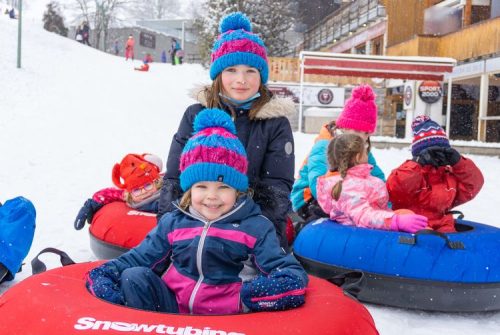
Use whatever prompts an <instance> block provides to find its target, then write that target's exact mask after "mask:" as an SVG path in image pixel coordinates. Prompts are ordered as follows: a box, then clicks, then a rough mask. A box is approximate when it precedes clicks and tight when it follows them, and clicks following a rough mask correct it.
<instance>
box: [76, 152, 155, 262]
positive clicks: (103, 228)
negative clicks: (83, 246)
mask: <svg viewBox="0 0 500 335" xmlns="http://www.w3.org/2000/svg"><path fill="white" fill-rule="evenodd" d="M161 167H162V162H161V159H160V158H159V157H157V156H155V155H152V154H142V155H139V154H128V155H126V156H125V157H124V158H123V160H122V161H121V163H120V164H115V166H114V168H113V172H112V179H113V183H114V184H115V185H116V186H117V187H118V188H105V189H103V190H100V191H98V192H96V193H95V194H94V196H93V197H92V198H91V199H88V200H87V201H86V202H85V204H84V205H83V207H82V208H81V209H80V211H79V213H78V216H77V218H76V220H75V223H74V225H75V229H77V230H80V229H82V228H83V227H84V226H85V221H88V222H89V223H90V224H91V225H90V229H89V233H90V247H91V249H92V251H93V252H94V254H95V255H96V256H97V257H98V258H100V259H109V258H114V257H117V256H119V255H120V254H122V253H124V252H126V251H128V250H129V249H130V248H133V247H136V246H137V245H138V244H139V243H140V242H141V241H142V240H143V239H144V237H145V236H146V235H147V233H148V232H149V231H150V230H151V229H153V228H154V227H155V226H156V223H157V220H156V213H157V212H158V199H159V196H160V188H161V185H162V176H163V174H162V173H160V172H161Z"/></svg>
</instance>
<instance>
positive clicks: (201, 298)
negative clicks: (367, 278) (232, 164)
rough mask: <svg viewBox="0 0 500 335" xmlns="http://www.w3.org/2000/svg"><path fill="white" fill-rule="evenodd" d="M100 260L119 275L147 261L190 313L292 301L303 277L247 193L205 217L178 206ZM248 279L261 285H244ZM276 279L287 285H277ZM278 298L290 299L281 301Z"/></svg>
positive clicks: (181, 308) (302, 287) (226, 311)
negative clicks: (127, 246)
mask: <svg viewBox="0 0 500 335" xmlns="http://www.w3.org/2000/svg"><path fill="white" fill-rule="evenodd" d="M104 266H106V267H108V268H112V269H113V270H116V274H117V275H118V276H120V275H121V273H122V272H123V271H124V270H125V269H127V268H130V267H135V266H144V267H149V268H151V269H152V270H153V271H154V272H155V273H157V274H158V275H159V276H161V278H162V279H163V281H164V282H165V284H166V285H167V286H168V288H169V289H170V290H171V291H172V292H174V293H175V296H176V300H177V302H178V305H179V312H180V313H190V314H230V313H239V312H242V311H247V310H249V309H250V310H259V303H261V302H262V303H263V304H265V307H267V306H269V305H273V304H276V309H286V308H292V307H296V305H297V306H298V305H300V304H301V303H303V299H304V293H305V286H306V285H307V282H308V278H307V274H306V272H305V271H304V269H303V268H302V266H301V265H300V264H299V263H298V261H297V260H296V259H295V258H294V256H293V255H291V254H287V253H285V252H284V250H283V249H282V248H280V246H279V242H278V239H277V237H276V232H275V230H274V227H273V224H272V223H271V222H270V221H269V220H268V219H266V218H265V217H264V216H262V215H261V211H260V208H259V206H258V205H256V204H255V202H254V201H253V200H252V199H250V198H248V197H246V196H244V197H241V198H240V200H239V201H238V202H237V204H236V206H235V209H234V210H232V211H231V212H229V213H227V214H225V215H223V216H222V217H221V218H219V219H217V220H215V221H211V222H207V221H205V220H204V219H203V218H201V217H198V216H196V215H195V214H191V213H188V212H185V211H183V210H181V209H179V208H177V209H176V210H174V211H172V212H169V213H167V214H165V215H164V216H163V217H162V218H161V220H160V221H159V223H158V225H157V227H156V228H154V229H153V230H152V231H151V232H150V233H149V234H148V235H147V237H146V238H145V240H144V241H143V242H142V243H141V244H140V245H139V246H137V247H136V248H134V249H132V250H130V251H129V252H127V253H125V254H123V255H121V256H120V257H118V258H116V259H114V260H111V261H109V262H107V263H105V264H104ZM108 273H109V271H108ZM114 279H115V280H116V279H118V278H114ZM253 280H255V282H256V283H258V284H259V285H253V286H252V285H247V286H246V287H244V282H245V283H252V282H253ZM280 283H287V284H286V287H281V288H279V289H278V290H276V288H277V287H276V285H280ZM91 285H92V284H91ZM266 285H269V287H266ZM243 289H244V290H243ZM243 291H245V295H246V296H243ZM240 292H241V293H242V294H241V295H240ZM298 296H300V297H299V298H300V299H301V300H300V299H299V300H300V301H301V302H299V303H297V302H296V301H297V300H296V299H294V297H298ZM287 297H288V298H291V299H289V300H286V299H287ZM101 298H104V299H106V297H105V296H102V297H101ZM242 301H243V302H245V305H243V303H242ZM284 302H285V303H290V304H292V305H293V304H296V305H293V306H280V304H283V303H284ZM282 307H284V308H282Z"/></svg>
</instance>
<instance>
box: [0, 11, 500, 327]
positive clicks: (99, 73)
mask: <svg viewBox="0 0 500 335" xmlns="http://www.w3.org/2000/svg"><path fill="white" fill-rule="evenodd" d="M41 26H42V22H41V19H40V18H36V17H35V18H30V17H29V16H27V19H25V20H24V27H23V35H22V37H23V40H22V68H21V69H17V68H16V49H17V21H15V20H10V19H9V18H8V17H7V16H6V15H1V16H0V41H2V47H1V48H0V65H1V66H0V155H1V159H0V162H1V165H0V166H1V168H0V201H2V202H4V201H6V200H8V199H10V198H13V197H15V196H18V195H22V196H25V197H26V198H28V199H30V200H31V201H32V202H33V203H34V205H35V207H36V209H37V230H36V234H35V239H34V242H33V246H32V248H31V251H30V254H29V255H28V257H27V258H26V265H25V266H24V267H23V271H22V272H21V273H19V274H17V276H16V278H15V280H14V281H12V282H8V283H4V284H2V285H1V286H0V293H1V292H4V291H5V290H7V289H8V288H9V287H10V286H12V285H14V284H15V283H17V282H19V281H20V280H22V279H24V278H26V277H28V276H29V275H30V273H31V268H30V265H29V260H31V259H32V258H33V257H34V256H35V255H36V253H38V252H39V251H40V250H41V249H43V248H45V247H49V246H51V247H56V248H60V249H62V250H64V251H66V252H68V253H69V255H70V256H71V257H73V258H74V259H75V260H76V261H79V262H83V261H89V260H94V259H95V257H94V256H93V254H92V253H91V251H90V249H89V238H88V233H87V228H85V229H84V230H82V231H75V230H74V229H73V220H74V218H75V216H76V214H77V213H78V210H79V209H80V207H81V205H82V204H83V202H84V201H85V200H86V199H87V198H88V197H90V196H91V195H92V194H93V193H94V192H95V191H96V190H98V189H101V188H103V187H108V186H112V183H111V169H112V167H113V165H114V164H115V163H116V162H119V160H120V159H121V158H122V157H123V156H124V155H125V154H127V153H130V152H137V153H142V152H150V153H155V154H157V155H159V156H160V157H162V158H164V159H166V157H167V153H168V150H169V146H170V141H171V138H172V135H173V134H174V133H175V131H176V129H177V126H178V124H179V121H180V119H181V117H182V114H183V112H184V110H185V108H186V107H187V106H188V105H189V104H191V103H193V100H192V99H191V98H190V97H189V90H190V89H191V88H193V87H194V86H195V85H198V84H200V83H208V73H207V71H206V70H204V69H203V68H202V67H200V66H198V65H189V64H188V65H182V66H175V67H174V66H171V65H169V64H159V63H153V64H152V66H151V70H150V72H147V73H143V72H137V71H134V70H133V68H134V66H139V65H140V61H137V60H136V61H135V62H131V61H128V62H126V61H125V60H124V59H123V58H121V57H115V56H112V55H108V54H104V53H102V52H100V51H97V50H95V49H92V48H89V47H86V46H83V45H81V44H79V43H77V42H75V41H73V40H71V39H66V38H62V37H60V36H58V35H55V34H52V33H48V32H46V31H44V30H43V29H42V28H41ZM137 57H139V58H141V57H142V55H137ZM313 138H314V136H313V135H304V134H299V133H296V134H295V143H296V164H297V166H299V164H300V163H301V162H302V160H303V159H304V157H305V155H306V153H307V152H308V151H309V149H310V147H311V145H312V141H313ZM373 153H374V156H375V157H376V159H377V161H378V163H379V165H380V166H381V167H382V169H383V170H384V172H385V173H386V175H387V174H388V173H389V172H390V171H391V169H393V168H395V167H396V166H397V165H399V164H400V163H401V162H403V161H404V160H405V159H406V158H408V157H409V156H410V152H409V151H408V150H396V149H390V150H378V149H374V150H373ZM472 158H473V159H474V161H475V162H476V163H477V164H478V165H479V167H480V168H481V169H482V171H483V173H484V176H485V180H486V183H485V186H484V187H483V189H482V191H481V193H480V194H479V195H478V197H477V198H476V199H475V200H474V201H472V202H470V203H468V204H466V205H464V206H461V207H460V208H459V209H461V210H463V211H464V212H465V214H466V217H467V218H468V219H471V220H474V221H479V222H484V223H488V224H492V225H495V226H500V222H499V219H498V212H497V210H496V209H497V208H498V204H499V203H500V180H499V178H498V177H497V176H498V170H499V169H500V160H499V159H498V158H494V157H485V156H473V157H472ZM42 259H43V260H44V261H46V263H47V265H48V267H49V268H51V267H55V266H56V265H57V261H58V258H57V257H55V256H44V257H42ZM75 303H78V302H75ZM367 307H368V309H369V310H370V312H371V313H372V315H373V316H374V318H375V322H376V325H377V327H378V329H379V330H380V333H381V334H384V335H385V334H394V335H396V334H401V333H405V334H409V335H417V334H422V335H423V334H425V335H427V334H440V335H445V334H453V335H457V334H471V335H472V334H477V333H479V332H481V334H485V335H493V334H495V335H496V334H500V313H483V314H481V313H478V314H473V315H469V314H467V315H464V314H442V313H425V312H418V311H406V310H401V309H394V308H385V307H380V306H374V305H367ZM332 327H335V325H332Z"/></svg>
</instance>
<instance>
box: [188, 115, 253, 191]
mask: <svg viewBox="0 0 500 335" xmlns="http://www.w3.org/2000/svg"><path fill="white" fill-rule="evenodd" d="M193 128H194V131H195V133H194V135H193V136H192V137H191V138H190V139H189V140H188V141H187V143H186V145H185V146H184V150H183V151H182V154H181V159H180V166H179V169H180V170H181V175H180V181H181V188H182V190H183V191H187V190H188V189H190V188H191V186H193V184H196V183H197V182H200V181H219V182H222V183H224V184H226V185H229V186H231V187H233V188H235V189H237V190H239V191H242V192H245V191H246V190H247V189H248V177H247V175H246V174H247V169H248V160H247V154H246V151H245V148H244V147H243V144H241V142H240V140H239V139H238V137H237V136H236V127H235V125H234V123H233V121H232V120H231V117H230V116H229V114H227V113H226V112H224V111H222V110H220V109H217V108H214V109H204V110H203V111H201V112H200V113H199V114H198V115H197V116H196V118H195V119H194V124H193Z"/></svg>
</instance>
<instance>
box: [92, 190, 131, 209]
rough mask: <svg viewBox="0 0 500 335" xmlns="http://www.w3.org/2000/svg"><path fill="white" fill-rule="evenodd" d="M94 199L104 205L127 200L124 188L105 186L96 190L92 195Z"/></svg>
mask: <svg viewBox="0 0 500 335" xmlns="http://www.w3.org/2000/svg"><path fill="white" fill-rule="evenodd" d="M92 199H94V201H97V202H98V203H100V204H102V205H107V204H109V203H111V202H115V201H125V200H124V199H123V190H120V189H119V188H114V187H108V188H104V189H102V190H100V191H97V192H95V193H94V195H93V196H92Z"/></svg>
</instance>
